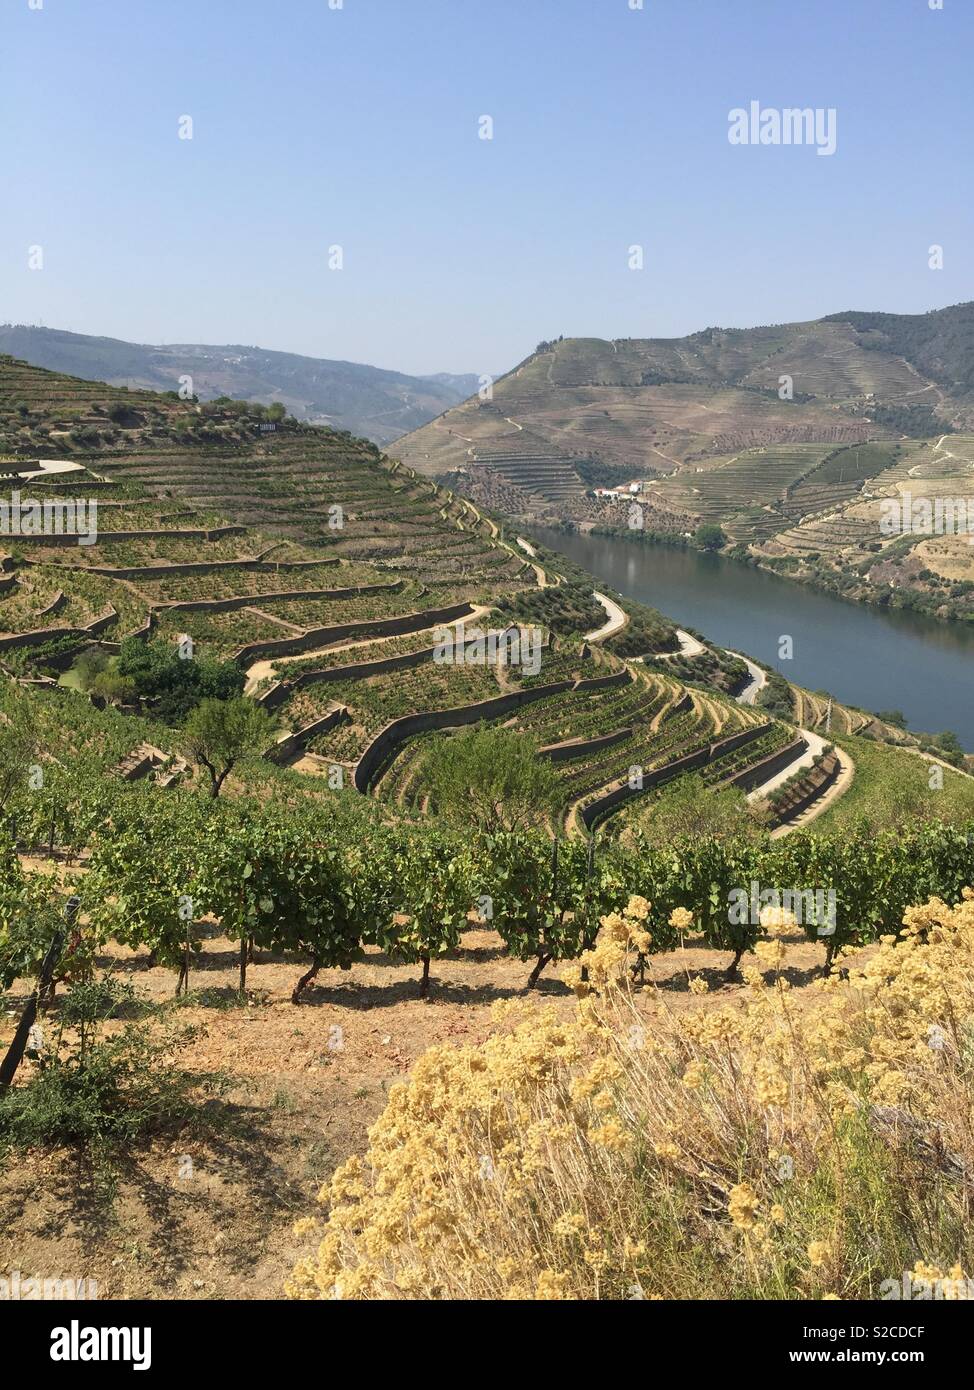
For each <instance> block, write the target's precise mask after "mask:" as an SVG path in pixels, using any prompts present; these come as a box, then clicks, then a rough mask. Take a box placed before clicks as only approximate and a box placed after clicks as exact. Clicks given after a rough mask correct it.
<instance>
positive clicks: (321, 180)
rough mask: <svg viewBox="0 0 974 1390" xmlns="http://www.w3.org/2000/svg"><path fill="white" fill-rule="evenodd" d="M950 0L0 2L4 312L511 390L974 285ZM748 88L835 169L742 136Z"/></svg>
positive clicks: (959, 10) (968, 115) (946, 299)
mask: <svg viewBox="0 0 974 1390" xmlns="http://www.w3.org/2000/svg"><path fill="white" fill-rule="evenodd" d="M931 3H934V4H936V3H937V0H642V5H641V7H640V3H639V0H2V5H0V54H2V58H3V64H2V73H3V81H2V82H0V129H2V132H3V154H4V159H3V168H4V180H3V183H4V191H5V194H6V198H5V200H4V206H3V209H2V215H0V321H7V322H14V323H43V324H44V325H46V326H47V327H51V328H66V329H71V330H73V331H75V332H80V333H94V334H106V335H109V336H112V337H118V338H126V339H131V340H135V341H139V342H167V343H179V342H183V343H193V342H206V343H242V344H248V345H256V346H260V347H264V348H275V349H280V350H282V351H290V352H301V353H307V354H310V355H312V356H317V357H327V358H342V359H346V360H349V361H355V362H368V363H371V364H373V365H376V366H381V367H388V368H395V369H397V370H400V371H405V372H410V373H417V374H418V373H427V372H430V373H431V372H438V371H449V372H476V373H478V374H485V373H486V374H491V375H493V374H496V373H498V372H501V371H504V370H506V369H508V368H509V367H511V366H513V365H514V364H515V363H516V362H518V361H520V360H521V359H523V358H524V357H525V356H527V355H528V354H529V353H530V352H531V351H533V349H534V347H535V345H536V344H537V342H538V341H539V340H541V339H545V338H552V337H556V336H558V335H559V334H564V335H565V336H566V337H568V336H591V337H603V338H618V337H672V336H679V335H682V334H684V333H688V332H693V331H695V330H697V329H700V328H704V327H708V326H714V325H719V326H723V327H730V326H735V327H747V326H749V325H753V324H759V323H772V322H784V321H791V320H800V319H811V318H817V317H819V316H821V315H823V314H828V313H833V312H836V311H838V310H841V309H849V308H858V309H883V310H888V311H893V312H901V313H916V312H923V311H925V310H928V309H931V308H937V307H941V306H943V305H946V304H951V303H956V302H958V301H961V300H966V299H971V298H974V290H972V284H974V273H972V272H974V236H972V230H974V228H972V225H971V223H972V213H974V200H972V196H971V181H972V178H974V148H972V146H974V120H972V117H974V82H972V70H974V0H942V7H941V8H934V9H931V7H930V6H931ZM752 102H757V103H759V110H761V111H763V112H769V111H770V112H771V113H772V116H771V117H770V118H769V117H765V119H766V120H768V119H771V120H773V113H774V112H775V111H778V110H781V109H784V108H806V107H811V108H813V109H815V110H819V109H820V110H821V111H822V112H823V113H827V112H828V110H829V109H834V111H835V134H836V140H835V152H834V154H831V155H820V154H819V153H818V150H817V148H816V146H815V145H814V144H804V145H799V144H789V145H785V144H744V145H742V144H732V143H731V142H730V140H729V138H728V136H729V132H730V130H731V122H730V113H731V112H732V111H734V110H735V109H744V110H746V111H748V112H749V113H750V110H751V103H752ZM185 117H190V118H191V121H192V128H191V134H192V138H191V139H187V138H180V135H181V134H182V135H183V136H185V135H186V134H187V133H189V130H190V128H189V126H188V125H187V122H186V121H185V119H184V118H185ZM484 117H489V118H490V120H491V122H492V130H489V131H488V127H487V125H486V123H485V122H484V120H483V119H482V118H484ZM822 119H823V120H827V119H828V118H827V116H825V115H824V114H823V118H822ZM769 129H770V127H769ZM486 133H490V134H491V136H492V138H490V139H485V138H481V137H482V136H483V135H484V134H486ZM932 246H939V247H942V248H943V253H942V256H943V268H942V269H932V268H931V266H930V258H931V252H930V248H931V247H932ZM634 247H638V248H641V256H642V268H641V269H636V268H632V263H638V258H639V254H640V253H638V252H634V251H632V249H631V248H634ZM31 248H40V255H38V252H37V250H36V249H35V250H33V251H32V249H31ZM333 248H340V252H338V251H336V250H334V249H333ZM339 258H340V265H339V264H338V262H339ZM32 266H34V267H38V268H31V267H32Z"/></svg>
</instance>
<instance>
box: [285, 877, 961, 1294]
mask: <svg viewBox="0 0 974 1390" xmlns="http://www.w3.org/2000/svg"><path fill="white" fill-rule="evenodd" d="M644 915H645V904H644V903H643V901H642V900H635V899H634V900H633V901H632V903H631V904H630V907H629V908H628V909H627V914H626V915H625V916H620V915H617V914H614V915H613V916H611V917H609V918H607V919H604V930H603V932H602V934H601V936H600V943H599V946H598V947H597V948H596V950H595V951H594V952H593V953H591V955H590V957H589V958H588V960H587V962H586V964H587V966H588V969H589V972H590V982H589V983H588V984H583V983H582V982H581V980H580V977H579V975H578V973H577V972H576V975H575V983H576V986H577V989H578V993H579V994H580V995H581V999H580V1002H579V1005H578V1010H577V1013H576V1016H575V1017H574V1018H573V1019H570V1020H566V1019H565V1018H564V1017H563V1016H562V1017H560V1016H559V1015H558V1013H557V1011H555V1010H552V1009H541V1010H528V1011H527V1013H526V1014H525V1015H524V1016H522V1017H519V1018H517V1019H515V1020H514V1024H513V1027H511V1028H510V1029H508V1030H502V1031H499V1032H497V1033H495V1035H494V1036H493V1037H491V1038H490V1039H489V1040H488V1041H487V1042H486V1043H485V1044H483V1045H482V1046H479V1047H475V1048H467V1049H456V1048H436V1049H433V1050H431V1051H430V1052H429V1053H427V1054H426V1056H424V1057H423V1058H422V1059H421V1060H420V1062H419V1063H418V1064H417V1066H416V1068H415V1071H414V1075H413V1079H412V1081H411V1082H410V1083H409V1085H408V1086H400V1087H396V1088H394V1090H393V1091H392V1093H391V1094H390V1101H389V1106H388V1108H387V1110H386V1112H385V1114H384V1115H383V1117H382V1119H381V1120H380V1122H379V1123H378V1124H377V1125H376V1126H375V1127H374V1128H373V1130H372V1131H371V1135H370V1140H371V1143H370V1148H369V1151H368V1153H367V1154H366V1155H365V1157H364V1159H359V1158H353V1159H352V1160H351V1161H350V1162H348V1163H347V1164H345V1165H344V1166H343V1168H342V1169H340V1170H339V1172H338V1173H337V1174H336V1176H335V1179H334V1181H333V1182H332V1184H331V1185H330V1186H328V1187H326V1188H325V1189H324V1190H323V1192H322V1195H321V1199H322V1201H323V1203H324V1204H325V1205H326V1206H327V1207H328V1209H329V1210H328V1220H327V1223H326V1225H325V1229H324V1234H323V1238H322V1240H321V1242H320V1244H319V1246H318V1249H317V1251H316V1253H313V1254H311V1255H310V1256H309V1257H308V1258H306V1259H305V1260H303V1261H301V1262H299V1264H298V1266H297V1267H296V1270H295V1274H294V1277H293V1280H292V1283H291V1286H290V1291H291V1293H292V1294H293V1295H294V1296H297V1297H304V1298H308V1297H311V1298H314V1297H341V1298H369V1299H373V1298H436V1299H443V1298H484V1299H488V1298H489V1299H504V1298H512V1297H514V1298H518V1297H527V1298H579V1299H592V1298H606V1297H608V1298H644V1297H664V1298H738V1299H740V1298H799V1299H804V1298H825V1297H828V1298H832V1297H834V1298H853V1297H873V1298H875V1297H878V1296H881V1294H882V1286H883V1282H884V1281H885V1280H887V1279H889V1280H892V1281H897V1282H899V1281H900V1280H901V1278H902V1275H903V1273H904V1272H905V1271H908V1270H914V1271H916V1272H917V1274H918V1275H924V1276H926V1277H931V1278H933V1277H940V1276H941V1275H942V1274H944V1273H945V1272H947V1271H950V1277H951V1278H952V1279H957V1278H960V1277H961V1274H962V1271H963V1270H964V1269H965V1268H966V1269H967V1270H970V1269H971V1267H972V1264H974V1258H972V1257H974V1248H972V1245H974V1242H972V1237H971V1225H970V1216H971V1210H970V1207H971V1194H972V1180H974V1129H972V1094H971V1080H970V1069H971V1063H972V1059H974V985H972V980H974V968H972V967H974V901H965V902H964V903H963V904H962V905H960V906H959V907H958V908H956V909H951V908H949V907H947V906H946V905H944V904H943V903H939V902H936V901H934V902H932V903H931V904H930V905H928V906H927V907H925V908H917V909H911V910H910V912H909V913H908V914H907V918H906V922H905V926H904V931H903V933H902V934H901V935H900V937H899V938H898V939H897V938H894V937H890V938H886V939H884V941H883V942H882V943H881V945H880V946H879V947H878V948H877V949H876V950H875V951H874V952H873V953H872V954H871V956H870V957H869V958H868V960H866V961H865V963H864V964H863V965H862V966H861V968H859V967H854V968H852V969H851V970H848V972H847V976H846V978H840V977H835V978H834V979H832V980H830V981H828V982H825V983H823V984H822V985H821V986H820V987H819V988H818V989H817V990H816V992H815V994H816V997H815V998H814V1000H813V1001H812V1000H806V1006H805V1007H804V1008H799V1007H796V1003H795V998H796V996H795V992H794V991H793V990H792V989H790V988H789V981H788V979H787V977H786V975H785V974H784V972H785V970H786V969H787V965H788V961H787V946H786V944H785V942H784V940H783V939H782V933H781V931H780V930H775V929H774V928H772V934H771V936H770V939H768V940H767V941H765V942H764V943H762V944H761V945H760V946H759V957H760V960H761V965H762V966H763V970H757V969H752V970H751V971H750V972H749V976H750V978H749V989H748V997H747V998H746V1000H745V1001H744V1002H743V1004H742V1003H741V1002H740V1001H738V1003H737V1005H736V1006H732V1007H728V1008H717V1009H711V1010H705V1011H693V1010H688V1011H684V1013H683V1014H682V1015H674V1014H673V1013H671V1011H670V1010H669V1009H668V1008H667V1007H666V1004H665V1003H664V1001H663V1000H662V998H661V997H660V996H659V995H657V1001H658V1007H657V1010H656V1013H655V1016H654V1017H652V1018H651V1019H650V1020H649V1021H648V1022H647V1020H646V1019H645V1017H644V1016H643V1014H642V1012H641V1010H640V1009H639V1007H638V1005H637V1003H636V1002H635V1001H634V1000H633V998H632V996H631V995H630V993H629V991H628V989H627V988H625V987H623V986H620V984H619V980H620V978H623V979H624V978H625V969H624V967H625V966H626V965H627V963H628V961H629V958H630V955H631V951H632V948H633V945H634V944H639V942H640V939H641V938H640V933H641V932H642V931H643V930H644V920H643V919H644ZM310 1224H311V1222H310V1220H309V1222H308V1223H305V1224H304V1225H302V1226H299V1228H298V1230H299V1232H300V1231H307V1230H308V1229H309V1227H310ZM954 1293H955V1296H956V1288H955V1289H954Z"/></svg>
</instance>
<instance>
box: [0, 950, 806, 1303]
mask: <svg viewBox="0 0 974 1390" xmlns="http://www.w3.org/2000/svg"><path fill="white" fill-rule="evenodd" d="M214 930H215V929H214ZM823 958H824V952H823V950H822V948H821V947H820V946H817V945H813V944H810V943H806V942H805V941H804V939H801V940H796V942H795V944H794V945H793V946H792V949H791V953H790V960H791V961H792V969H791V971H790V978H791V980H792V984H793V986H794V987H795V988H796V990H800V989H801V987H802V986H803V985H805V984H807V983H808V982H809V981H810V980H811V979H813V978H814V977H815V975H816V974H817V973H818V972H819V970H820V967H821V964H822V961H823ZM728 963H729V957H728V956H727V954H726V953H721V952H715V951H711V950H708V949H706V948H704V947H702V946H700V945H698V944H696V943H695V942H692V941H691V942H688V944H687V947H686V949H685V950H680V951H674V952H671V953H669V954H667V955H662V956H659V957H655V958H653V960H652V962H651V966H650V974H651V977H652V983H647V985H646V987H645V988H644V990H643V991H641V993H640V995H639V998H640V1000H641V1001H642V1002H643V1003H644V1004H645V1007H646V1008H647V1010H648V1009H649V1008H650V1007H653V1008H655V1007H656V1006H657V1005H658V1004H659V1003H660V1002H663V1001H665V1002H666V1004H667V1005H668V1006H669V1007H671V1008H673V1009H674V1010H681V1009H684V1008H712V1007H714V1006H715V1005H725V1004H727V1003H728V1002H731V1001H733V1000H735V999H739V998H740V996H741V995H742V992H743V987H742V986H741V985H740V984H732V985H728V984H726V983H724V980H723V972H724V971H725V969H726V967H727V965H728ZM746 963H747V960H745V964H746ZM101 964H102V965H103V966H108V965H109V964H113V965H114V967H115V968H116V969H117V970H118V972H119V973H120V974H122V975H123V976H126V977H127V978H129V979H130V980H131V981H132V983H133V984H134V985H135V986H136V987H137V989H138V991H139V993H140V994H142V995H144V997H145V998H146V999H148V1000H152V1001H155V1002H157V1003H158V1002H162V1001H163V1000H165V999H168V998H170V997H171V996H172V994H173V990H174V986H175V975H174V973H173V972H172V971H170V970H168V969H165V968H162V967H154V968H150V966H149V963H148V957H147V955H146V953H145V952H140V953H134V952H131V951H129V950H128V949H126V948H123V947H112V948H111V949H110V951H109V952H107V953H106V956H105V957H104V958H103V959H102V961H101ZM238 969H239V958H238V949H237V944H236V943H235V942H231V941H228V940H226V939H225V938H223V937H220V936H214V937H212V938H211V939H209V940H207V941H206V942H205V946H204V950H203V952H202V953H201V955H200V957H199V958H198V960H197V961H196V963H195V965H194V969H193V974H192V977H191V980H190V989H191V991H194V993H193V994H192V995H191V998H190V1002H189V1003H188V1004H186V1005H185V1006H184V1007H183V1008H182V1009H181V1010H180V1011H179V1017H180V1019H185V1021H186V1022H187V1023H191V1024H195V1025H200V1026H201V1027H202V1029H203V1030H204V1031H203V1033H202V1034H201V1035H200V1036H199V1037H198V1038H197V1039H196V1040H195V1041H194V1042H193V1043H192V1044H191V1046H190V1048H189V1050H188V1051H187V1052H186V1053H185V1054H182V1064H183V1065H185V1066H186V1067H187V1068H189V1069H191V1070H193V1071H194V1072H199V1073H203V1074H206V1075H215V1074H217V1073H221V1072H222V1073H225V1074H227V1075H228V1077H229V1079H230V1088H229V1090H228V1091H227V1092H226V1094H225V1095H222V1096H220V1097H219V1098H216V1097H214V1098H211V1099H209V1100H206V1101H205V1102H204V1116H206V1115H207V1114H212V1118H213V1125H212V1130H211V1132H209V1133H208V1134H206V1135H201V1134H200V1133H199V1132H198V1127H197V1126H191V1127H188V1128H187V1130H186V1131H185V1132H183V1133H180V1134H176V1135H173V1136H168V1137H167V1138H166V1139H164V1140H162V1139H160V1140H158V1141H156V1142H154V1143H151V1144H148V1145H145V1146H143V1147H140V1148H139V1149H137V1150H136V1151H134V1152H132V1153H130V1154H128V1155H123V1156H120V1157H119V1158H118V1160H117V1170H118V1183H117V1189H116V1195H115V1200H114V1203H112V1204H106V1203H105V1202H104V1201H100V1200H99V1198H98V1194H97V1192H96V1189H95V1185H94V1180H93V1174H92V1170H91V1167H90V1165H89V1163H88V1161H87V1160H86V1159H85V1158H84V1157H82V1156H79V1155H77V1154H74V1153H70V1152H65V1151H63V1150H58V1151H53V1152H39V1151H34V1152H32V1153H30V1154H28V1155H12V1156H10V1157H9V1158H7V1159H6V1160H5V1161H4V1171H3V1172H2V1174H0V1276H7V1274H8V1271H14V1270H19V1271H20V1272H21V1275H22V1277H23V1278H25V1279H26V1278H29V1277H32V1276H34V1275H39V1276H41V1277H43V1278H58V1277H60V1278H81V1277H86V1278H88V1279H93V1280H95V1281H97V1284H98V1294H99V1297H101V1298H188V1299H206V1298H216V1299H221V1298H229V1299H266V1298H280V1297H283V1290H282V1285H283V1282H284V1280H285V1278H286V1277H287V1275H288V1273H289V1271H290V1268H291V1266H292V1265H293V1263H294V1261H295V1259H296V1258H298V1257H300V1256H301V1255H303V1254H306V1253H307V1248H308V1243H307V1239H306V1238H305V1239H302V1240H300V1241H298V1240H296V1239H295V1238H294V1236H293V1234H292V1229H291V1228H292V1223H293V1222H294V1221H295V1220H296V1219H298V1218H300V1217H303V1216H307V1215H309V1214H312V1213H314V1212H315V1211H316V1210H317V1208H316V1203H315V1196H316V1194H317V1192H318V1190H319V1189H320V1187H321V1185H322V1183H323V1182H324V1181H325V1180H326V1179H327V1178H328V1176H329V1175H330V1173H331V1172H332V1170H333V1169H334V1168H335V1166H336V1165H337V1164H338V1163H340V1162H341V1161H342V1160H343V1159H344V1158H345V1157H346V1156H347V1155H348V1154H350V1153H352V1152H354V1151H359V1152H361V1151H362V1150H364V1148H365V1147H366V1144H367V1129H368V1127H369V1125H370V1124H371V1123H372V1122H373V1121H374V1120H375V1119H376V1117H377V1116H378V1115H379V1114H380V1113H381V1111H382V1109H383V1107H384V1103H385V1099H386V1095H387V1092H388V1089H389V1087H390V1086H391V1085H392V1084H394V1083H395V1082H397V1081H402V1080H404V1079H405V1078H406V1077H407V1075H408V1073H409V1070H410V1068H411V1066H412V1064H413V1062H414V1061H415V1059H416V1058H417V1057H418V1056H419V1054H420V1053H421V1052H423V1051H424V1050H425V1049H426V1048H427V1047H429V1046H430V1045H431V1044H434V1043H442V1042H447V1043H457V1044H465V1043H474V1042H478V1041H480V1040H482V1039H483V1038H484V1037H486V1036H487V1034H488V1033H489V1032H490V1029H491V1018H490V1008H491V1005H492V1004H493V1003H494V1002H495V1001H496V1000H499V999H504V998H509V997H511V996H515V995H519V994H521V993H522V992H523V991H524V986H525V982H526V980H527V977H528V974H529V971H530V963H528V964H522V963H521V962H518V961H512V960H511V959H510V958H508V957H507V956H506V955H505V953H504V950H503V946H502V943H501V941H500V938H499V937H497V936H496V935H495V934H494V933H493V932H490V931H485V930H471V931H470V932H468V933H467V934H466V936H465V938H464V944H463V949H462V951H461V952H458V953H456V954H455V955H450V956H446V957H443V958H441V959H439V960H437V961H435V962H434V964H433V970H432V989H431V994H430V998H429V999H428V1000H425V1001H424V1000H422V999H421V998H420V997H419V983H418V981H419V967H418V966H411V965H410V966H404V965H401V964H398V963H395V962H392V961H391V960H390V959H389V958H388V957H386V956H384V955H382V954H381V953H379V952H377V951H370V952H369V954H368V955H367V957H366V959H365V960H364V961H362V962H361V963H359V964H357V965H356V966H354V967H353V969H352V970H351V971H348V972H342V971H338V970H330V971H322V972H321V974H320V976H319V978H318V981H317V984H316V985H315V986H313V987H312V988H311V989H310V990H309V991H308V1000H307V1003H304V1004H300V1005H293V1004H292V1003H291V1002H290V998H291V991H292V989H293V987H294V984H295V982H296V980H297V979H298V977H299V975H300V974H301V973H302V972H303V969H304V966H303V965H302V962H301V961H299V960H298V959H288V958H285V957H269V956H262V957H260V959H259V960H258V963H256V964H255V965H253V966H252V967H251V968H250V971H249V974H248V981H247V984H248V994H247V998H246V1002H241V999H240V996H239V994H238V993H237V985H238ZM691 974H692V975H700V976H702V977H703V978H704V979H706V980H707V981H708V983H709V986H710V991H711V992H710V993H708V994H705V995H697V994H692V993H690V991H689V989H688V983H689V978H690V975H691ZM196 992H198V994H197V993H196ZM536 993H537V996H538V998H539V1000H546V1001H552V1002H554V1003H555V1004H556V1006H557V1007H559V1008H563V1009H565V1010H566V1012H567V1011H569V1010H570V1009H571V1007H572V1000H573V996H572V994H571V992H570V991H569V990H568V988H567V987H566V986H565V985H564V984H563V983H562V982H561V981H560V980H559V979H558V978H557V974H556V972H555V971H553V970H552V968H551V967H549V975H548V976H542V979H541V982H540V985H539V988H538V990H537V991H536ZM25 999H26V990H25V989H24V988H20V987H18V986H17V985H15V986H14V989H13V990H12V991H11V993H10V994H9V995H8V996H7V999H6V1004H7V1010H6V1012H5V1013H4V1014H3V1015H2V1016H0V1052H2V1051H3V1050H4V1049H5V1048H6V1045H7V1043H8V1042H9V1040H10V1038H11V1036H12V1034H13V1031H14V1027H15V1024H16V1020H17V1018H18V1017H19V1014H20V1010H21V1008H22V1006H23V1003H24V1002H25ZM55 1007H56V1006H55ZM337 1030H340V1031H337ZM31 1065H32V1064H30V1063H27V1062H25V1063H24V1064H23V1065H22V1067H21V1074H20V1075H19V1077H18V1080H19V1081H23V1080H26V1079H27V1078H28V1077H29V1074H30V1066H31ZM205 1089H206V1087H205V1086H204V1092H205ZM214 1089H216V1088H215V1087H214Z"/></svg>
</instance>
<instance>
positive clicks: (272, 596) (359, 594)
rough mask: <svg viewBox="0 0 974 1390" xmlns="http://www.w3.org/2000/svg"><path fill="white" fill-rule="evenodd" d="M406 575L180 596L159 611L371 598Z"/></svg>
mask: <svg viewBox="0 0 974 1390" xmlns="http://www.w3.org/2000/svg"><path fill="white" fill-rule="evenodd" d="M405 582H406V581H405V580H404V579H396V580H394V581H393V582H392V583H391V584H359V585H354V584H353V585H351V586H350V587H349V588H347V589H274V590H272V591H271V592H270V593H266V594H234V595H233V597H231V598H189V599H176V600H174V601H173V602H172V603H155V604H153V608H155V609H157V610H158V611H160V612H161V611H163V610H165V611H167V612H170V613H171V612H176V611H178V612H180V613H231V612H233V610H234V609H236V608H249V607H251V606H252V605H254V604H259V605H263V604H265V603H288V602H294V603H297V602H300V601H301V600H302V599H319V598H320V599H330V600H338V599H345V598H367V597H368V596H369V595H370V594H395V593H399V592H400V591H401V590H402V588H403V586H404V585H405Z"/></svg>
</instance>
